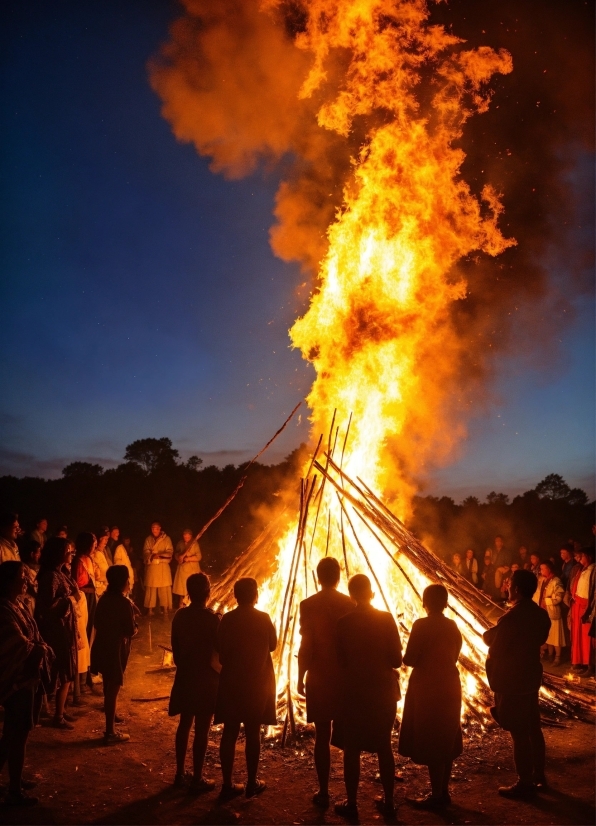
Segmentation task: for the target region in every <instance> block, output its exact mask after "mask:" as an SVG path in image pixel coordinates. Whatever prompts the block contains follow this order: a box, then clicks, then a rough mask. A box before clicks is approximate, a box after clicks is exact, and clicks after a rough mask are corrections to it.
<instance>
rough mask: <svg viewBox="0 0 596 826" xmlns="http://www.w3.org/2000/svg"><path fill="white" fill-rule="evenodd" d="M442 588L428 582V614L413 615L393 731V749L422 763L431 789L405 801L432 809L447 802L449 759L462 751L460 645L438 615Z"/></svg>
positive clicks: (442, 606)
mask: <svg viewBox="0 0 596 826" xmlns="http://www.w3.org/2000/svg"><path fill="white" fill-rule="evenodd" d="M447 598H448V595H447V589H446V588H444V587H443V586H442V585H429V586H428V588H425V589H424V593H423V594H422V604H423V606H424V610H425V611H426V613H427V614H428V616H427V617H425V618H424V619H419V620H416V622H415V623H414V625H413V626H412V631H411V633H410V639H409V640H408V645H407V648H406V653H405V654H404V663H405V665H409V666H411V667H412V673H411V674H410V680H409V682H408V690H407V692H406V699H405V703H404V712H403V717H402V721H401V728H400V732H399V749H398V751H399V753H400V754H402V755H403V756H404V757H410V758H411V759H412V760H413V761H414V763H418V764H421V765H424V766H428V773H429V775H430V784H431V794H430V795H428V796H427V797H424V798H418V799H414V800H411V801H410V802H413V803H414V804H415V805H416V806H417V807H418V808H422V809H437V808H441V807H443V806H448V805H449V804H450V803H451V797H450V796H449V780H450V778H451V764H452V763H453V761H454V760H455V758H456V757H459V755H460V754H461V753H462V750H463V741H462V733H461V726H460V716H461V684H460V681H459V672H458V670H457V659H458V657H459V652H460V650H461V645H462V637H461V634H460V632H459V628H458V627H457V625H456V624H455V622H454V621H453V620H450V619H447V617H445V616H443V611H444V610H445V608H446V607H447Z"/></svg>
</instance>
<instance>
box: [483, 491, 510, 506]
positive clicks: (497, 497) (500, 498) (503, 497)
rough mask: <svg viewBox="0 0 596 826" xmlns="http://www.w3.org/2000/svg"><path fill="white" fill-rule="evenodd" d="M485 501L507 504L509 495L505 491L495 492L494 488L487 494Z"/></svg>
mask: <svg viewBox="0 0 596 826" xmlns="http://www.w3.org/2000/svg"><path fill="white" fill-rule="evenodd" d="M486 501H487V502H488V504H489V505H508V504H509V497H508V496H507V494H506V493H495V492H494V490H491V492H490V493H489V494H488V495H487V497H486Z"/></svg>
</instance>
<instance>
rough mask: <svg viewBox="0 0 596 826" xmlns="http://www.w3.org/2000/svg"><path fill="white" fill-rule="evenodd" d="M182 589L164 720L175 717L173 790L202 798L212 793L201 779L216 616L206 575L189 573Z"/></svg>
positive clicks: (214, 676)
mask: <svg viewBox="0 0 596 826" xmlns="http://www.w3.org/2000/svg"><path fill="white" fill-rule="evenodd" d="M185 584H186V587H187V588H188V596H189V598H190V605H188V606H187V607H185V608H180V610H179V611H177V612H176V613H175V614H174V619H173V620H172V653H173V655H174V663H175V665H176V676H175V677H174V685H173V686H172V693H171V695H170V706H169V709H168V714H169V715H170V717H174V716H176V715H178V714H179V715H180V722H179V723H178V729H177V731H176V777H175V778H174V785H175V786H179V787H188V790H189V791H190V792H191V793H194V794H202V793H203V792H208V791H211V789H214V788H215V781H214V780H210V779H208V778H205V777H203V765H204V762H205V754H206V752H207V742H208V739H209V728H210V726H211V720H212V719H213V713H214V711H215V702H216V699H217V687H218V684H219V670H220V667H219V658H218V655H217V629H218V627H219V622H220V619H221V616H220V615H219V614H216V613H214V612H213V611H212V610H211V609H210V608H207V602H208V600H209V594H210V593H211V583H210V582H209V577H208V576H207V575H206V574H202V573H199V574H191V575H190V576H189V577H188V579H187V580H186V583H185ZM193 723H194V727H195V736H194V741H193V747H192V756H193V774H192V776H189V775H187V774H186V771H185V763H186V751H187V749H188V739H189V736H190V730H191V728H192V726H193Z"/></svg>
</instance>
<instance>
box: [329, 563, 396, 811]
mask: <svg viewBox="0 0 596 826" xmlns="http://www.w3.org/2000/svg"><path fill="white" fill-rule="evenodd" d="M348 590H349V592H350V596H351V597H352V599H353V600H354V602H355V603H356V608H355V609H354V610H353V611H351V612H350V613H349V614H346V615H345V616H343V617H341V619H339V620H338V622H337V633H336V639H337V643H336V644H337V656H338V660H339V664H340V668H341V682H340V706H339V713H338V717H337V721H334V724H333V736H332V738H331V742H332V744H333V745H334V746H338V747H339V748H341V749H343V752H344V781H345V784H346V792H347V800H346V801H345V803H338V804H336V806H335V811H336V813H337V814H339V815H341V816H342V817H346V818H349V819H355V818H357V817H358V807H357V797H358V783H359V780H360V752H361V751H370V752H374V753H376V755H377V757H378V760H379V773H380V775H381V783H382V785H383V792H384V797H383V798H380V799H378V800H377V801H376V803H377V807H378V808H379V809H380V810H381V811H382V812H383V814H385V815H389V816H391V815H393V814H394V813H395V807H394V804H393V787H394V783H395V760H394V758H393V751H392V749H391V731H392V729H393V724H394V722H395V714H396V711H397V701H398V699H399V681H398V677H397V673H396V672H395V671H394V669H395V668H399V666H400V665H401V663H402V656H401V642H400V639H399V633H398V630H397V626H396V624H395V620H394V619H393V617H392V616H391V614H389V613H387V612H386V611H378V610H377V609H376V608H373V607H372V605H371V604H370V603H371V601H372V599H373V597H374V594H373V592H372V589H371V585H370V580H369V578H368V577H367V576H364V574H356V576H353V577H352V578H351V579H350V582H349V585H348Z"/></svg>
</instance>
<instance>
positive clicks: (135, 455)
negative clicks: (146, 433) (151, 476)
mask: <svg viewBox="0 0 596 826" xmlns="http://www.w3.org/2000/svg"><path fill="white" fill-rule="evenodd" d="M179 456H180V454H179V453H178V451H177V450H176V449H175V448H173V447H172V440H171V439H167V438H166V437H165V436H164V437H163V438H162V439H137V440H136V441H135V442H131V444H129V445H126V453H125V454H124V460H125V461H126V462H132V463H133V464H135V465H138V466H139V467H141V468H142V469H143V470H144V471H145V472H146V473H153V472H154V471H156V470H159V469H163V468H168V467H173V466H174V465H175V464H176V460H177V459H178V458H179Z"/></svg>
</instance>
